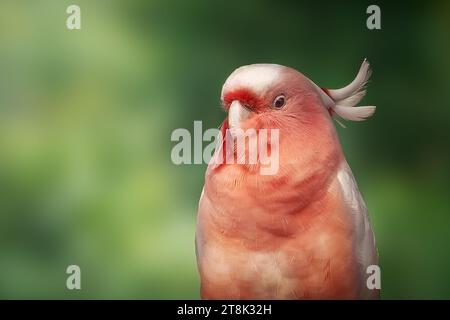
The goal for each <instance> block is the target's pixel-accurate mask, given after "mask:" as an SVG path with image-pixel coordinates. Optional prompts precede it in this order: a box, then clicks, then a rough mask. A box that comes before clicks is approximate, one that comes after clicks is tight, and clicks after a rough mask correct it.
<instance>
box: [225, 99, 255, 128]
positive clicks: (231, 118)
mask: <svg viewBox="0 0 450 320" xmlns="http://www.w3.org/2000/svg"><path fill="white" fill-rule="evenodd" d="M251 113H252V112H251V111H250V110H248V109H247V108H245V107H244V106H243V105H242V104H241V103H240V102H239V101H238V100H234V101H233V102H232V103H231V105H230V109H229V110H228V125H229V126H230V128H231V129H233V128H240V127H241V122H242V121H245V120H246V119H248V118H250V116H251Z"/></svg>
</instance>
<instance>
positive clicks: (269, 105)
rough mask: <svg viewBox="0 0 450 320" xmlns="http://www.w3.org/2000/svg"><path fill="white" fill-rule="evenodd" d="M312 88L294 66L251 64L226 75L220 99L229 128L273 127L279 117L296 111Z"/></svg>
mask: <svg viewBox="0 0 450 320" xmlns="http://www.w3.org/2000/svg"><path fill="white" fill-rule="evenodd" d="M313 91H314V90H313V88H312V85H311V83H310V82H309V81H308V80H307V78H305V77H304V76H303V75H301V74H300V73H299V72H297V71H295V70H294V69H291V68H288V67H284V66H280V65H276V64H254V65H249V66H244V67H240V68H238V69H236V70H235V71H234V72H233V73H232V74H231V75H230V76H229V77H228V79H227V80H226V81H225V84H224V86H223V89H222V95H221V99H222V104H223V107H224V109H225V110H226V111H228V125H229V127H230V128H231V129H236V128H240V129H247V128H253V129H260V128H262V127H267V126H268V127H277V125H276V124H277V123H278V124H280V123H279V121H280V120H281V119H283V118H286V117H291V118H292V116H293V115H295V114H297V115H298V114H299V112H300V111H301V110H300V109H301V105H302V103H301V102H302V101H303V100H304V99H303V98H304V97H305V96H306V95H308V92H313ZM303 111H304V110H303Z"/></svg>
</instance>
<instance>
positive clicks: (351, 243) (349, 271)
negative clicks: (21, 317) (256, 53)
mask: <svg viewBox="0 0 450 320" xmlns="http://www.w3.org/2000/svg"><path fill="white" fill-rule="evenodd" d="M369 76H370V68H369V65H368V62H367V61H366V60H364V62H363V65H362V66H361V69H360V71H359V73H358V75H357V77H356V78H355V80H354V81H353V82H352V83H351V84H350V85H349V86H347V87H345V88H343V89H339V90H326V91H324V90H322V89H320V88H319V87H318V86H317V85H315V84H314V83H313V82H312V81H311V80H309V79H308V78H306V77H305V76H304V75H302V74H301V73H299V72H298V71H296V70H294V69H291V68H288V67H284V66H280V65H272V64H256V65H249V66H244V67H241V68H238V69H237V70H235V71H234V72H233V73H232V74H231V75H230V76H229V78H228V79H227V80H226V82H225V84H224V86H223V90H222V101H223V103H224V108H225V110H227V111H228V112H229V116H228V118H227V119H225V121H224V124H223V126H222V132H223V133H222V134H223V135H224V134H225V130H226V129H228V127H231V128H236V127H238V128H240V129H243V130H245V129H250V128H253V129H256V130H259V129H269V130H270V129H278V130H279V146H278V147H277V149H276V151H277V152H279V169H278V171H277V172H276V173H275V174H272V175H262V174H261V173H260V170H259V166H260V164H258V163H257V164H254V165H242V164H226V163H225V164H221V165H216V164H214V163H211V164H210V165H209V166H208V169H207V171H206V175H205V186H204V189H203V192H202V196H201V199H200V203H199V209H198V221H197V234H196V247H197V260H198V267H199V272H200V276H201V296H202V298H205V299H370V298H376V297H378V296H379V291H378V290H370V289H368V288H367V285H366V279H367V274H366V269H367V267H368V266H369V265H373V264H377V253H376V248H375V242H374V237H373V233H372V230H371V226H370V223H369V219H368V214H367V209H366V206H365V204H364V201H363V199H362V197H361V195H360V193H359V191H358V188H357V185H356V182H355V180H354V178H353V174H352V172H351V170H350V168H349V167H348V165H347V162H346V160H345V157H344V155H343V152H342V148H341V146H340V143H339V139H338V137H337V134H336V130H335V127H334V124H333V123H332V118H331V117H330V114H337V115H338V116H341V117H343V118H344V119H348V120H363V119H365V118H366V117H368V116H370V115H371V114H373V111H374V110H375V107H372V106H371V107H355V105H356V103H358V102H359V101H360V100H361V99H362V97H363V95H364V93H365V91H364V90H365V85H366V82H367V80H368V78H369ZM279 97H282V98H283V100H280V98H279ZM276 99H278V100H276ZM275 101H277V102H276V103H275ZM282 103H283V104H282ZM280 105H281V107H280ZM274 106H276V107H274ZM218 149H220V148H218ZM216 152H218V150H216ZM216 156H217V155H216Z"/></svg>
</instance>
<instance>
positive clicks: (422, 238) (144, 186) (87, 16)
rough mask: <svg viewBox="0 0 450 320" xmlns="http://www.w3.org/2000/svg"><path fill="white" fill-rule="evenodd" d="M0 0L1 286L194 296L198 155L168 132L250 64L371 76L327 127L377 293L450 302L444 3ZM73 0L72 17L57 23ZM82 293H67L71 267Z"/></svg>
mask: <svg viewBox="0 0 450 320" xmlns="http://www.w3.org/2000/svg"><path fill="white" fill-rule="evenodd" d="M392 2H393V1H391V2H387V1H386V2H381V1H377V2H376V3H377V4H378V5H380V7H381V10H382V29H381V30H375V31H370V30H368V29H367V28H366V19H367V16H368V15H367V14H366V8H367V6H368V5H369V4H372V1H371V2H367V1H359V2H355V3H353V2H342V1H330V2H327V1H325V2H324V1H303V2H300V1H290V2H287V1H284V2H283V1H215V2H213V1H206V0H201V1H184V0H179V1H162V0H161V1H143V0H142V1H111V0H108V1H106V0H105V1H92V0H90V1H66V0H60V1H54V0H47V1H44V0H42V1H31V0H30V1H23V0H2V1H1V2H0V298H6V299H12V298H27V299H28V298H44V299H46V298H64V299H65V298H68V299H70V298H100V299H104V298H125V299H128V298H142V299H153V298H157V299H174V298H179V299H185V298H186V299H188V298H189V299H197V298H199V293H198V287H199V282H198V275H197V271H196V263H195V254H194V231H195V216H196V210H197V202H198V198H199V195H200V192H201V188H202V185H203V174H204V170H205V165H184V166H176V165H174V164H172V162H171V159H170V152H171V149H172V147H173V146H174V145H175V143H173V142H171V141H170V135H171V133H172V131H173V130H174V129H175V128H187V129H189V130H190V131H192V130H193V121H194V120H202V121H203V126H204V128H211V127H217V126H218V125H219V123H220V122H221V121H222V119H223V118H224V116H225V114H224V113H223V112H222V111H221V109H220V108H219V94H220V89H221V85H222V83H223V81H224V80H225V78H226V77H227V76H228V74H229V73H230V72H231V71H233V69H235V68H236V67H238V66H240V65H244V64H250V63H256V62H271V63H279V64H283V65H288V66H291V67H294V68H296V69H298V70H300V71H301V72H303V73H304V74H306V75H307V76H309V77H310V78H311V79H313V80H314V81H315V82H316V83H318V84H319V85H321V86H324V87H330V88H335V87H341V86H343V85H345V84H347V83H348V82H349V81H350V80H352V79H353V77H354V74H355V72H356V71H357V69H358V67H359V64H360V62H361V60H362V59H363V58H364V57H367V58H368V59H369V60H370V62H371V64H372V67H373V70H374V73H373V77H372V82H371V84H370V86H369V91H368V95H367V97H366V98H365V100H364V101H365V102H366V103H368V104H375V105H377V106H378V109H377V113H376V114H375V116H374V117H373V118H372V119H370V120H369V121H366V122H364V123H347V128H346V129H342V128H338V131H339V134H340V137H341V140H342V144H343V147H344V149H345V152H346V155H347V159H348V161H349V163H350V165H351V166H352V168H353V170H354V173H355V176H356V177H357V180H358V182H359V186H360V189H361V191H362V193H363V195H364V196H365V199H366V202H367V205H368V207H369V211H370V216H371V219H372V222H373V226H374V230H375V234H376V238H377V244H378V248H379V253H380V264H381V268H382V297H383V298H385V299H395V298H399V299H406V298H418V299H431V298H447V299H449V298H450V201H449V196H450V194H449V190H450V175H449V160H450V154H449V138H450V129H449V126H450V89H449V85H450V58H449V57H450V35H449V30H450V3H449V2H448V1H442V2H431V1H426V2H423V3H416V2H411V1H404V2H398V1H396V2H395V3H392ZM70 4H77V5H79V6H80V7H81V19H82V29H81V30H80V31H69V30H67V29H66V27H65V23H66V18H67V16H68V15H67V14H66V8H67V6H69V5H70ZM70 264H77V265H79V266H80V267H81V272H82V290H80V291H69V290H67V289H66V286H65V284H66V277H67V275H66V273H65V270H66V268H67V266H68V265H70Z"/></svg>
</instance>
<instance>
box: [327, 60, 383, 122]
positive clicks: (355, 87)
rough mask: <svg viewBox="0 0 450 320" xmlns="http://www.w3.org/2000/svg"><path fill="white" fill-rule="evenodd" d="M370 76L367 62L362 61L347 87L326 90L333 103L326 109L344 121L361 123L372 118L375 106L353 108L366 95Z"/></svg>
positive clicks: (370, 72)
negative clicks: (329, 109)
mask: <svg viewBox="0 0 450 320" xmlns="http://www.w3.org/2000/svg"><path fill="white" fill-rule="evenodd" d="M371 74H372V71H371V69H370V64H369V61H367V60H366V59H364V61H363V63H362V64H361V67H360V68H359V71H358V74H357V75H356V77H355V79H354V80H353V81H352V82H351V83H350V84H349V85H347V86H345V87H344V88H341V89H336V90H327V93H328V95H329V97H330V98H331V99H332V100H333V102H334V103H333V104H332V105H329V106H328V107H330V108H331V109H332V110H333V111H334V112H335V113H336V114H337V115H338V116H340V117H341V118H343V119H345V120H351V121H363V120H365V119H367V118H369V117H370V116H372V115H373V114H374V112H375V109H376V107H375V106H364V107H355V106H356V105H357V104H358V103H359V102H360V101H361V100H362V98H364V95H365V94H366V85H367V82H368V81H369V78H370V75H371Z"/></svg>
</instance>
